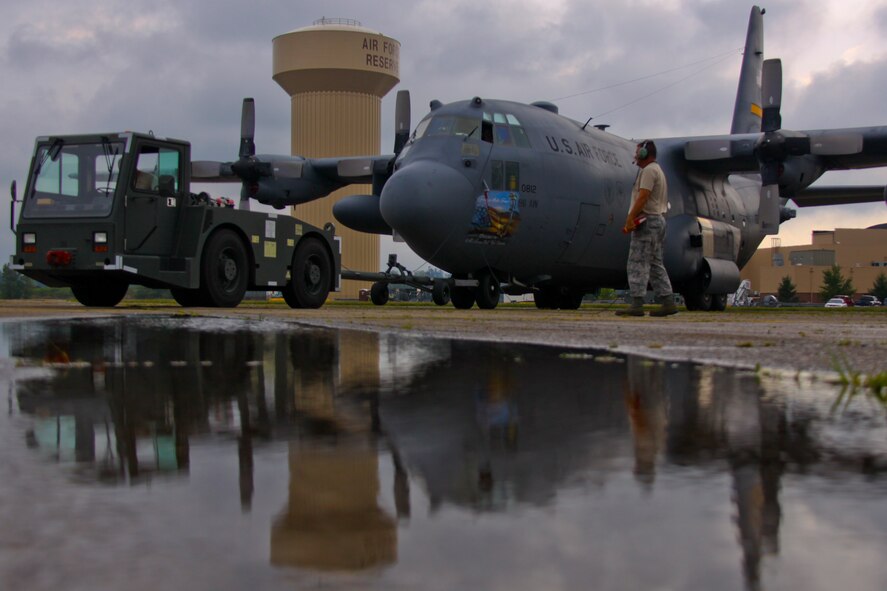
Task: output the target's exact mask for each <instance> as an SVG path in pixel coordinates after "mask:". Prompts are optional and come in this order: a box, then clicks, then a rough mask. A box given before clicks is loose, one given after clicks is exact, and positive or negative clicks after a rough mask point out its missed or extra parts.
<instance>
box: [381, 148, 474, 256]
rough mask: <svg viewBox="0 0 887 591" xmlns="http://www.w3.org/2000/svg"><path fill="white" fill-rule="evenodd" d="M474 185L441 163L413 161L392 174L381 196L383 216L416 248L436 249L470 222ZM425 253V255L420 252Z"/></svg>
mask: <svg viewBox="0 0 887 591" xmlns="http://www.w3.org/2000/svg"><path fill="white" fill-rule="evenodd" d="M472 206H473V199H472V186H471V183H470V182H469V181H468V179H466V178H465V176H464V175H462V174H461V173H460V172H459V171H457V170H454V169H453V168H452V167H450V166H447V165H445V164H441V163H439V162H433V161H430V160H422V161H419V162H412V163H410V164H409V165H408V166H405V167H404V168H402V169H401V170H399V171H397V172H396V173H394V175H392V177H391V178H390V179H388V182H387V183H385V188H384V189H383V190H382V196H381V203H380V208H381V213H382V217H383V218H384V219H385V221H386V222H387V223H388V225H389V226H391V227H392V228H393V229H394V230H395V231H396V232H397V233H398V234H400V235H401V236H403V238H404V240H406V241H407V243H409V244H410V246H412V247H413V248H414V249H417V246H419V247H420V248H419V249H418V250H423V249H422V248H421V244H428V245H429V248H436V247H437V246H438V245H440V244H441V242H442V241H443V240H446V239H447V238H448V237H449V236H451V235H452V234H453V231H454V230H455V229H457V228H460V227H463V226H465V224H466V223H468V222H469V221H470V219H471V208H472ZM419 254H422V253H419Z"/></svg>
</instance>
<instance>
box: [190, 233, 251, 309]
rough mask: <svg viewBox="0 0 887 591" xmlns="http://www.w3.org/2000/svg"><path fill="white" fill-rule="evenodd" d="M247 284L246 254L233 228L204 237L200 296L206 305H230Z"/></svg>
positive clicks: (235, 303)
mask: <svg viewBox="0 0 887 591" xmlns="http://www.w3.org/2000/svg"><path fill="white" fill-rule="evenodd" d="M248 284H249V256H248V255H247V253H246V247H245V246H244V245H243V241H242V240H241V239H240V236H238V235H237V234H236V233H235V232H234V231H233V230H228V229H225V228H223V229H221V230H218V231H217V232H215V233H214V234H213V235H212V236H210V237H209V240H207V241H206V246H204V248H203V260H202V261H201V262H200V299H201V300H202V301H203V303H204V304H205V305H207V306H211V307H215V308H234V307H235V306H237V304H239V303H240V302H241V301H242V300H243V296H244V294H246V288H247V285H248Z"/></svg>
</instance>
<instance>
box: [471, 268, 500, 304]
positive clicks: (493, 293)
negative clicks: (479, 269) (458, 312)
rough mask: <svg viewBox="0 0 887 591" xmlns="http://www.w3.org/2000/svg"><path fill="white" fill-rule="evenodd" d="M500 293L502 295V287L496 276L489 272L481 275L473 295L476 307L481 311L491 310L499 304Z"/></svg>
mask: <svg viewBox="0 0 887 591" xmlns="http://www.w3.org/2000/svg"><path fill="white" fill-rule="evenodd" d="M500 293H502V286H501V285H500V284H499V280H498V279H496V276H495V275H493V274H492V273H489V272H484V273H481V274H480V277H479V278H478V280H477V290H476V291H475V294H474V297H475V300H476V301H477V307H478V308H480V309H481V310H492V309H493V308H495V307H496V306H497V305H498V304H499V294H500Z"/></svg>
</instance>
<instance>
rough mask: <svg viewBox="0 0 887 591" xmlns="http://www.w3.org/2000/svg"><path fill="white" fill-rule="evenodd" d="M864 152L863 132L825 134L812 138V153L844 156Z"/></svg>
mask: <svg viewBox="0 0 887 591" xmlns="http://www.w3.org/2000/svg"><path fill="white" fill-rule="evenodd" d="M860 152H862V134H859V133H845V134H834V135H830V134H824V135H818V136H815V137H811V138H810V153H812V154H816V155H817V156H842V155H845V154H859V153H860Z"/></svg>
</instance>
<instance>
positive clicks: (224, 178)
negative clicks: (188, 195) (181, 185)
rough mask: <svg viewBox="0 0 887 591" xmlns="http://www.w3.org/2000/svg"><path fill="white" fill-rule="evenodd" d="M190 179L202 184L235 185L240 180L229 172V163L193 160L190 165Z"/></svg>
mask: <svg viewBox="0 0 887 591" xmlns="http://www.w3.org/2000/svg"><path fill="white" fill-rule="evenodd" d="M191 179H192V180H194V181H198V182H202V183H210V182H217V183H236V182H238V181H239V180H240V179H239V178H238V177H237V175H235V174H234V172H233V171H232V170H231V164H230V163H229V162H216V161H214V160H195V161H194V162H192V163H191Z"/></svg>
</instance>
